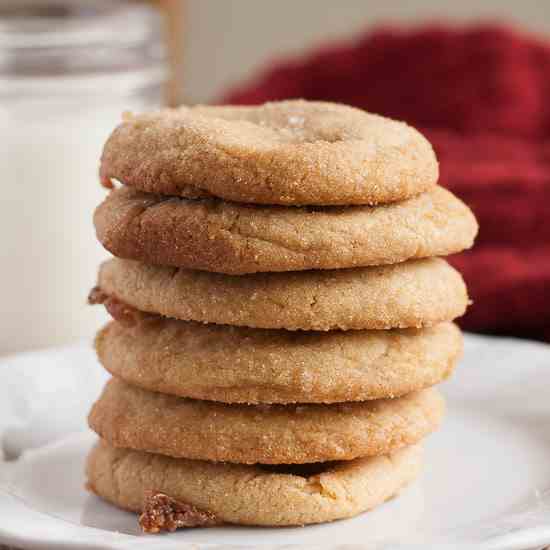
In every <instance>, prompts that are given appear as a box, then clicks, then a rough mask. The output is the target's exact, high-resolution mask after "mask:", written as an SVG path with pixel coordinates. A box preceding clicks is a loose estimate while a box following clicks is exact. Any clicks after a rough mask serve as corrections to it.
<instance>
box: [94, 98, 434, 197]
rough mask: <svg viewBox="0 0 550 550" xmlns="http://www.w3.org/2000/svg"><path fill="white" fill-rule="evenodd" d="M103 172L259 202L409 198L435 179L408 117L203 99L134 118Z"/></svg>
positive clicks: (111, 143)
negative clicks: (217, 102) (406, 120)
mask: <svg viewBox="0 0 550 550" xmlns="http://www.w3.org/2000/svg"><path fill="white" fill-rule="evenodd" d="M100 174H101V179H102V182H103V183H104V185H106V186H109V185H110V183H111V178H114V179H116V180H118V181H120V182H122V183H124V184H125V185H130V186H133V187H136V188H138V189H141V190H143V191H149V192H153V193H160V194H166V195H177V196H183V197H187V198H198V197H206V196H216V197H220V198H223V199H226V200H232V201H236V202H245V203H258V204H286V205H353V204H380V203H387V202H393V201H398V200H402V199H406V198H408V197H411V196H414V195H417V194H419V193H421V192H423V191H426V190H427V189H429V188H430V187H431V186H433V185H434V184H436V183H437V179H438V164H437V160H436V158H435V154H434V152H433V149H432V147H431V145H430V144H429V143H428V141H427V140H426V139H425V138H424V137H423V136H422V135H421V134H420V133H419V132H417V131H416V130H415V129H413V128H411V127H410V126H407V125H406V124H404V123H402V122H396V121H394V120H390V119H387V118H384V117H380V116H377V115H373V114H370V113H367V112H364V111H361V110H359V109H355V108H352V107H348V106H345V105H339V104H335V103H324V102H308V101H303V100H293V101H281V102H277V103H266V104H264V105H261V106H257V107H234V106H227V107H224V106H218V107H208V106H197V107H192V108H189V107H179V108H177V109H166V110H162V111H159V112H156V113H150V114H145V115H139V116H128V117H127V118H126V119H125V120H124V122H122V124H120V125H119V126H118V128H116V129H115V131H114V132H113V133H112V134H111V136H110V138H109V140H108V141H107V143H106V145H105V148H104V150H103V155H102V159H101V170H100Z"/></svg>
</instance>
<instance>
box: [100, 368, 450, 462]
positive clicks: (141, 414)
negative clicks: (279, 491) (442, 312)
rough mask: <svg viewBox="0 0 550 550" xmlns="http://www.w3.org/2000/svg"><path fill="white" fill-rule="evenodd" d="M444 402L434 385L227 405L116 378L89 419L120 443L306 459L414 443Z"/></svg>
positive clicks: (204, 454) (233, 457) (347, 456)
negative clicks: (385, 395)
mask: <svg viewBox="0 0 550 550" xmlns="http://www.w3.org/2000/svg"><path fill="white" fill-rule="evenodd" d="M443 409H444V403H443V398H442V397H441V396H440V394H439V393H438V392H437V391H436V390H434V389H431V388H430V389H427V390H422V391H419V392H413V393H410V394H408V395H406V396H404V397H399V398H395V399H381V400H376V401H361V402H356V403H343V404H332V405H312V404H308V405H226V404H223V403H215V402H213V401H197V400H193V399H184V398H182V397H174V396H172V395H164V394H161V393H154V392H149V391H146V390H142V389H140V388H136V387H133V386H130V385H129V384H126V383H125V382H123V381H122V380H118V379H116V378H113V379H112V380H111V381H109V382H108V383H107V385H106V386H105V389H104V390H103V393H102V395H101V397H100V398H99V400H98V401H97V402H96V403H95V404H94V406H93V408H92V411H91V413H90V416H89V423H90V427H91V428H92V429H93V430H94V431H95V432H96V433H97V434H98V435H99V436H100V437H102V438H103V439H105V440H106V441H107V442H109V443H110V444H111V445H113V446H115V447H125V448H128V449H135V450H139V451H150V452H153V453H160V454H165V455H168V456H173V457H179V458H191V459H196V460H213V461H219V462H238V463H245V464H254V463H257V462H260V463H263V464H302V463H309V462H326V461H329V460H351V459H353V458H357V457H359V456H373V455H381V454H388V453H391V452H393V451H395V450H397V449H400V448H401V447H404V446H406V445H411V444H413V443H417V442H418V441H419V440H420V439H422V438H423V437H425V436H426V435H428V434H429V433H431V432H432V431H434V430H435V429H436V428H437V427H438V426H439V424H440V422H441V419H442V416H443Z"/></svg>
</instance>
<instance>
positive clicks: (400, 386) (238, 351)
mask: <svg viewBox="0 0 550 550" xmlns="http://www.w3.org/2000/svg"><path fill="white" fill-rule="evenodd" d="M95 346H96V350H97V354H98V357H99V360H100V362H101V363H102V364H103V366H104V367H105V368H106V369H107V370H108V371H109V372H110V373H111V374H113V375H114V376H116V377H118V378H121V379H123V380H125V381H126V382H128V383H129V384H132V385H134V386H139V387H141V388H143V389H146V390H150V391H155V392H160V393H166V394H172V395H177V396H180V397H190V398H193V399H206V400H212V401H220V402H224V403H251V404H257V403H338V402H344V401H365V400H369V399H381V398H385V397H397V396H401V395H404V394H406V393H409V392H411V391H415V390H420V389H423V388H426V387H428V386H432V385H434V384H437V383H438V382H441V381H442V380H443V379H445V378H447V376H449V375H450V373H451V372H452V371H453V369H454V367H455V365H456V362H457V360H458V358H459V356H460V355H461V351H462V335H461V333H460V330H459V329H458V327H456V326H455V325H453V324H452V323H441V324H438V325H435V326H434V327H432V328H424V329H418V330H417V329H402V330H388V331H385V330H383V331H380V330H377V331H363V330H352V331H346V332H341V331H331V332H302V331H299V332H291V331H286V330H265V329H250V328H243V327H230V326H225V325H205V324H201V323H195V322H191V321H189V322H187V321H176V320H172V319H166V318H162V317H156V318H154V319H150V320H148V321H146V322H140V323H137V324H135V325H134V326H125V325H124V324H123V323H117V322H111V323H109V324H108V325H107V326H106V327H104V328H103V330H101V331H100V332H99V333H98V335H97V337H96V341H95Z"/></svg>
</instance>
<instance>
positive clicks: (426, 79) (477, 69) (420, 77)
mask: <svg viewBox="0 0 550 550" xmlns="http://www.w3.org/2000/svg"><path fill="white" fill-rule="evenodd" d="M0 79H1V81H2V85H1V86H0V128H1V130H2V136H3V138H2V141H1V145H0V162H1V165H0V167H1V169H2V175H3V186H2V190H3V193H2V198H1V199H0V204H1V206H2V215H1V216H0V235H1V238H2V246H1V247H0V261H1V267H2V268H1V270H0V282H1V283H2V315H3V322H2V326H1V329H2V330H1V331H0V354H5V353H10V352H15V351H21V350H26V349H33V348H38V347H44V346H53V345H61V344H66V343H68V342H71V341H74V340H77V339H81V338H91V336H92V334H93V332H94V330H95V329H96V328H97V327H98V325H99V324H100V323H101V322H102V320H103V318H104V313H103V311H102V310H103V308H91V307H87V306H86V295H87V292H88V290H89V289H90V288H91V287H92V286H93V284H94V281H95V276H96V272H97V265H98V263H99V262H100V261H101V259H102V258H104V257H106V253H104V252H103V251H102V250H101V248H100V247H99V245H98V244H97V243H96V242H95V237H94V232H93V226H92V222H91V216H92V211H93V209H94V207H95V206H96V205H97V204H98V203H99V202H100V201H101V199H102V197H103V196H104V194H105V190H103V189H101V187H100V186H99V183H98V179H97V166H98V159H99V155H100V152H101V146H102V143H103V141H104V140H105V138H106V137H107V135H108V133H109V131H110V130H111V129H112V128H113V127H114V125H115V124H116V123H117V122H118V120H120V114H121V113H122V112H123V111H125V110H134V111H140V110H147V109H152V108H157V107H158V106H161V105H176V104H178V103H183V102H184V103H197V102H203V103H206V102H234V103H261V102H264V101H268V100H275V99H284V98H291V97H304V98H307V99H327V100H331V101H341V102H344V103H349V104H351V105H356V106H358V107H361V108H365V109H367V110H371V111H373V112H377V113H380V114H383V115H387V116H391V117H394V118H398V119H402V120H405V121H407V122H409V123H410V124H412V125H414V126H416V127H418V128H419V129H420V130H421V131H422V132H423V133H425V134H426V135H427V137H428V138H429V139H430V140H431V141H432V143H433V144H434V147H435V149H436V152H437V153H438V156H439V158H440V162H441V174H442V178H441V183H442V185H445V186H447V187H449V188H450V189H452V190H453V192H455V193H456V194H457V195H459V196H460V197H461V198H462V199H463V200H465V201H466V202H467V203H468V204H469V205H470V206H471V207H472V209H473V210H474V211H475V213H476V215H477V216H478V219H479V220H480V224H481V232H480V236H479V239H478V244H477V246H476V248H475V250H473V251H470V252H467V253H465V254H462V255H459V256H457V257H456V258H452V259H451V261H452V263H454V264H455V265H456V266H457V267H459V268H460V269H461V270H462V271H463V273H464V275H465V278H466V280H467V282H468V284H469V287H470V290H471V295H472V298H473V300H474V304H473V305H472V307H471V309H470V311H469V313H468V314H467V316H466V317H465V318H464V320H463V322H462V324H463V326H464V328H466V329H469V330H473V331H479V332H484V333H490V334H504V335H512V336H520V337H527V338H536V339H542V340H548V339H550V223H549V222H548V220H549V219H550V102H549V101H548V98H549V97H550V95H549V92H550V4H548V3H547V2H541V1H535V0H522V1H519V0H500V1H487V0H486V1H485V2H475V1H474V0H462V1H461V2H450V1H448V2H442V1H436V0H412V1H409V2H387V1H382V0H372V1H361V0H347V1H346V2H330V1H329V0H300V1H299V2H296V1H290V0H279V1H278V2H251V1H248V0H229V1H226V2H219V1H216V0H156V1H152V2H138V1H134V2H130V1H128V2H125V1H122V0H120V1H116V0H82V1H78V0H73V1H69V0H57V1H55V0H51V1H48V0H33V1H26V0H12V1H9V0H0Z"/></svg>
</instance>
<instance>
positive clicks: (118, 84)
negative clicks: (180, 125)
mask: <svg viewBox="0 0 550 550" xmlns="http://www.w3.org/2000/svg"><path fill="white" fill-rule="evenodd" d="M160 34H161V33H160V21H159V19H158V16H157V14H156V13H155V12H154V11H153V10H152V9H149V8H145V7H142V6H136V5H134V4H126V3H124V2H120V1H118V2H110V1H104V2H98V1H97V0H95V1H94V2H85V1H83V2H78V1H75V0H66V1H57V2H55V3H52V2H46V3H45V2H43V1H42V2H39V3H38V2H34V3H33V2H24V1H23V2H18V4H17V7H16V8H13V7H12V8H10V9H9V10H6V9H4V10H2V9H1V8H0V130H1V135H2V138H1V141H0V169H1V174H2V192H1V194H0V207H1V215H0V239H1V242H0V266H1V269H0V282H1V287H2V292H1V304H2V307H1V314H2V317H1V318H2V324H1V327H0V328H1V330H0V354H1V353H8V352H12V351H20V350H26V349H32V348H37V347H44V346H52V345H60V344H65V343H68V342H70V341H73V340H76V339H80V338H83V337H86V338H91V337H92V335H93V333H94V331H95V330H96V329H97V328H98V326H99V324H100V323H101V321H102V320H104V319H105V314H104V312H102V311H101V310H102V308H97V307H96V308H92V307H87V306H86V296H87V293H88V291H89V290H90V288H91V287H92V286H93V285H94V283H95V279H96V274H97V267H98V264H99V263H100V261H101V260H102V259H104V258H105V257H107V254H106V252H105V251H103V250H102V248H101V246H100V245H99V244H98V243H97V241H96V239H95V234H94V229H93V224H92V214H93V210H94V208H95V207H96V206H97V204H99V202H100V201H101V200H102V199H103V197H104V196H105V190H104V189H103V188H102V187H101V186H100V185H99V179H98V165H99V158H100V154H101V148H102V145H103V143H104V142H105V139H106V138H107V136H108V135H109V133H110V131H111V130H112V129H113V127H114V126H115V125H116V124H117V123H118V121H119V120H120V116H121V113H122V112H124V111H134V112H139V111H143V110H149V109H152V108H156V107H158V106H159V105H160V104H161V103H162V93H163V83H164V80H165V76H166V74H165V72H166V69H165V58H164V53H163V50H162V47H161V38H160Z"/></svg>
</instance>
